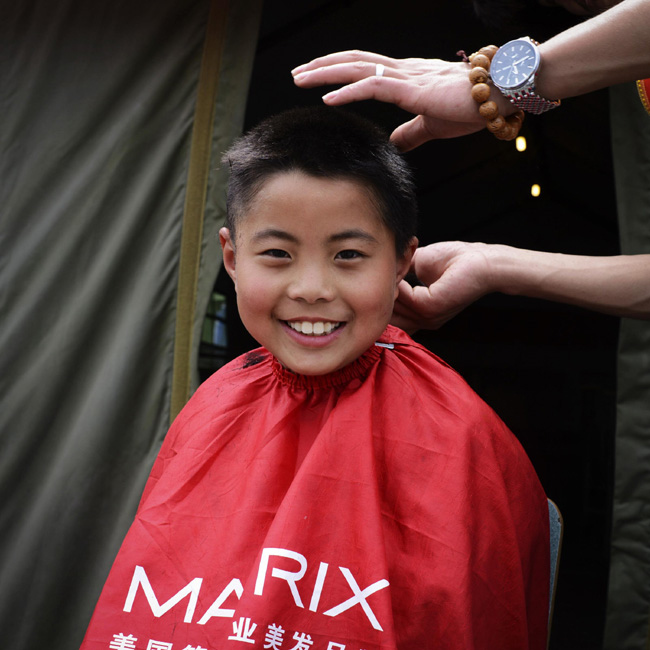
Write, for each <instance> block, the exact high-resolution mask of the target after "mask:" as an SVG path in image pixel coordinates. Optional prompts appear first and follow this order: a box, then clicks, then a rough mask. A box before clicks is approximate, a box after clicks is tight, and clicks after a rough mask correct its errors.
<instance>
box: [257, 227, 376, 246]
mask: <svg viewBox="0 0 650 650" xmlns="http://www.w3.org/2000/svg"><path fill="white" fill-rule="evenodd" d="M269 238H274V239H282V240H284V241H289V242H292V243H298V238H297V237H295V236H294V235H292V234H291V233H288V232H287V231H286V230H279V229H278V228H265V229H264V230H259V231H258V232H256V233H255V234H254V235H253V237H252V240H253V241H260V240H263V239H269ZM345 239H364V240H366V241H368V242H372V243H377V239H376V238H375V237H373V236H372V235H371V234H370V233H369V232H366V231H365V230H361V229H358V228H350V229H349V230H343V231H341V232H337V233H335V234H334V235H332V236H331V237H330V238H329V241H330V242H338V241H343V240H345Z"/></svg>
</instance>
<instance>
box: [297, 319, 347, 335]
mask: <svg viewBox="0 0 650 650" xmlns="http://www.w3.org/2000/svg"><path fill="white" fill-rule="evenodd" d="M338 326H339V323H331V322H324V321H317V322H316V323H311V322H310V321H290V322H289V327H291V329H294V330H296V332H300V333H301V334H312V335H314V336H321V335H323V334H329V333H330V332H331V331H332V330H334V329H336V328H337V327H338Z"/></svg>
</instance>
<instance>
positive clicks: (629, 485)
mask: <svg viewBox="0 0 650 650" xmlns="http://www.w3.org/2000/svg"><path fill="white" fill-rule="evenodd" d="M610 97H611V116H612V144H613V153H614V171H615V178H616V200H617V207H618V216H619V223H620V236H621V252H622V253H623V254H626V255H633V254H638V253H650V115H648V114H647V113H646V112H645V110H644V109H643V107H642V104H641V102H640V101H639V97H638V95H637V91H636V88H635V86H634V84H624V85H621V86H618V87H615V88H612V89H611V92H610ZM648 282H649V283H650V278H648ZM617 373H618V374H617V379H618V397H617V430H616V451H615V458H616V465H615V467H616V469H615V478H614V507H613V521H612V550H611V565H610V579H609V595H608V604H607V620H606V628H605V648H607V649H608V650H641V649H643V648H650V322H647V321H633V320H628V319H623V320H622V321H621V329H620V339H619V357H618V370H617Z"/></svg>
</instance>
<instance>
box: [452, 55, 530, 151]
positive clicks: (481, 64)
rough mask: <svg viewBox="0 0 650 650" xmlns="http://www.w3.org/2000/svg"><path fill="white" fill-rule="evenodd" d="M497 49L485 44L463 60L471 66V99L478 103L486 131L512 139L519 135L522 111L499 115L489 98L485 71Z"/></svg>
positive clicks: (497, 136)
mask: <svg viewBox="0 0 650 650" xmlns="http://www.w3.org/2000/svg"><path fill="white" fill-rule="evenodd" d="M498 49H499V48H498V47H497V46H496V45H487V46H486V47H482V48H481V49H480V50H479V51H478V52H474V54H472V55H470V56H469V57H468V59H465V60H469V62H470V67H471V70H470V73H469V80H470V82H471V83H472V84H473V86H472V90H471V94H472V99H473V100H474V101H475V102H477V103H478V105H479V107H478V112H479V115H481V117H484V118H485V119H486V120H487V128H488V131H490V133H492V134H494V136H495V137H496V138H497V139H499V140H514V139H515V138H516V137H517V135H519V130H520V129H521V124H522V122H523V121H524V112H523V111H522V110H518V111H517V112H515V113H513V114H512V115H509V116H508V117H507V118H506V117H503V115H499V107H498V106H497V103H496V102H495V101H492V100H491V99H490V86H489V85H488V83H487V82H488V81H489V80H490V76H489V74H488V72H487V71H488V70H489V69H490V62H491V61H492V57H494V55H495V54H496V52H497V50H498Z"/></svg>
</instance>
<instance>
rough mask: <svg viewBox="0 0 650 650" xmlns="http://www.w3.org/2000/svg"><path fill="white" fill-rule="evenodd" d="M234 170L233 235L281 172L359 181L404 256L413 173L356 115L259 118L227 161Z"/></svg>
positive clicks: (318, 111) (327, 111) (300, 112)
mask: <svg viewBox="0 0 650 650" xmlns="http://www.w3.org/2000/svg"><path fill="white" fill-rule="evenodd" d="M223 161H224V162H225V163H227V164H229V166H230V181H229V184H228V200H227V217H226V226H227V227H228V228H229V229H230V232H231V233H232V235H233V236H234V235H235V229H236V225H237V221H238V220H239V219H240V218H241V216H242V215H243V214H244V213H245V212H246V210H247V208H248V207H249V206H250V204H251V202H252V201H253V200H254V198H255V196H256V195H257V193H258V192H259V190H260V189H261V187H262V185H263V183H264V182H266V181H267V180H268V179H269V178H270V177H271V176H273V175H275V174H277V173H280V172H290V171H300V172H303V173H305V174H308V175H310V176H316V177H321V178H331V179H348V180H355V181H358V182H360V183H361V184H363V185H364V186H366V187H367V188H368V189H369V190H370V196H371V197H372V198H373V200H374V201H375V202H376V204H377V208H378V210H379V213H380V214H381V217H382V219H383V221H384V224H385V225H386V227H387V228H388V229H389V230H390V231H391V232H392V233H393V234H394V236H395V249H396V252H397V254H398V255H399V256H401V255H403V254H404V252H405V251H406V248H407V246H408V243H409V241H410V240H411V238H412V237H413V236H415V233H416V228H417V199H416V195H415V187H414V184H413V180H412V177H411V171H410V169H409V167H408V166H407V164H406V162H405V161H404V159H403V158H402V156H401V155H400V153H399V152H398V150H397V149H396V147H395V146H394V145H393V144H392V143H391V142H390V141H389V139H388V136H387V135H386V133H384V131H382V130H381V129H380V128H379V127H377V126H376V125H375V124H373V123H372V122H370V121H368V120H366V119H365V118H362V117H360V116H358V115H356V114H354V113H351V112H348V111H343V110H341V109H335V108H327V107H309V108H295V109H291V110H288V111H284V112H282V113H279V114H277V115H274V116H272V117H269V118H267V119H265V120H264V121H262V122H261V123H260V124H259V125H258V126H256V127H255V128H253V129H252V130H251V131H249V132H248V133H247V134H245V135H244V136H242V137H241V138H239V139H238V140H237V141H236V142H235V143H234V145H233V146H232V147H231V148H230V150H229V151H228V152H226V154H225V155H224V157H223Z"/></svg>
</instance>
